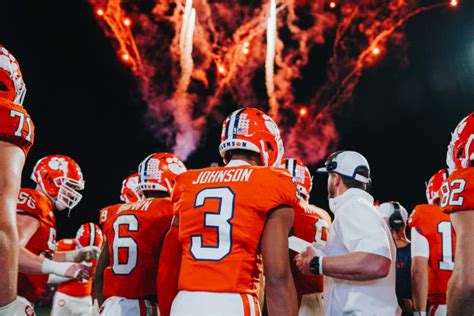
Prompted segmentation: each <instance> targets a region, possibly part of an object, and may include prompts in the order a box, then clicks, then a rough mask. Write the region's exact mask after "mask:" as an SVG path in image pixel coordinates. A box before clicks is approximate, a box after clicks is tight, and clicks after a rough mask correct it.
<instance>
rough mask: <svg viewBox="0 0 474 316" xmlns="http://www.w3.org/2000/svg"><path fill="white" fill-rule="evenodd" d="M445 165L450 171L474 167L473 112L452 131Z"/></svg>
mask: <svg viewBox="0 0 474 316" xmlns="http://www.w3.org/2000/svg"><path fill="white" fill-rule="evenodd" d="M446 164H447V165H448V168H449V170H450V171H453V170H456V169H462V168H468V167H474V112H473V113H471V114H469V115H468V116H466V117H465V118H464V119H463V120H462V121H461V122H460V123H459V124H458V126H457V127H456V129H455V130H454V133H453V134H452V138H451V143H450V144H449V146H448V152H447V155H446Z"/></svg>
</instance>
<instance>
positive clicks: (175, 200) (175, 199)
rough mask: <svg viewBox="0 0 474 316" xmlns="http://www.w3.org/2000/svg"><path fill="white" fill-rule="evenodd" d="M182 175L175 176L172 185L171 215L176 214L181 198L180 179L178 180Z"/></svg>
mask: <svg viewBox="0 0 474 316" xmlns="http://www.w3.org/2000/svg"><path fill="white" fill-rule="evenodd" d="M181 178H182V176H178V177H177V178H176V182H175V185H174V187H173V192H172V193H171V203H172V204H173V215H174V216H178V209H179V208H180V198H181V184H180V183H181V181H179V180H180V179H181Z"/></svg>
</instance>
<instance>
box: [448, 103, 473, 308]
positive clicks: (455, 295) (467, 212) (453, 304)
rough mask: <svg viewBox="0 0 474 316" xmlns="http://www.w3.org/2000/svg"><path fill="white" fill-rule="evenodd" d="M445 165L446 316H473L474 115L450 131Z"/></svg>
mask: <svg viewBox="0 0 474 316" xmlns="http://www.w3.org/2000/svg"><path fill="white" fill-rule="evenodd" d="M446 162H447V165H448V168H449V171H450V172H451V175H450V176H449V178H448V179H447V180H446V181H445V182H444V183H443V185H442V186H441V189H440V198H441V208H442V209H443V211H445V212H447V213H449V214H450V215H451V222H452V224H453V227H454V230H455V231H456V236H457V244H456V251H455V254H456V264H455V265H454V271H453V275H452V277H451V279H450V281H449V286H448V302H447V303H448V314H449V315H451V316H453V315H454V316H457V315H472V314H474V300H473V299H472V298H473V297H474V247H472V245H473V244H474V112H473V113H471V114H469V115H468V116H466V117H465V118H464V119H463V120H462V121H461V122H460V123H459V124H458V126H457V127H456V129H455V130H454V133H453V136H452V139H451V143H450V144H449V146H448V152H447V156H446Z"/></svg>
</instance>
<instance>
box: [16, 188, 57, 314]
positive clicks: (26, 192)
mask: <svg viewBox="0 0 474 316" xmlns="http://www.w3.org/2000/svg"><path fill="white" fill-rule="evenodd" d="M17 214H18V215H24V216H31V217H34V218H35V219H37V220H38V221H39V223H40V226H39V227H38V229H37V230H36V232H35V234H34V235H33V236H32V237H31V239H30V240H29V241H28V243H27V244H26V249H27V250H29V251H30V252H32V253H33V254H35V255H40V256H44V257H45V258H48V259H52V258H53V256H54V252H55V251H56V217H55V216H54V213H53V205H52V203H51V201H50V200H49V199H48V198H47V197H46V195H44V194H43V193H41V192H39V191H37V190H33V189H21V190H20V194H19V196H18V204H17ZM47 282H48V275H47V274H46V275H40V274H37V275H34V274H25V273H19V274H18V296H19V297H22V298H24V299H26V300H28V302H29V303H30V304H34V303H35V302H36V301H37V300H38V299H39V298H40V297H41V296H42V295H43V292H44V288H45V286H46V283H47ZM26 315H28V314H26Z"/></svg>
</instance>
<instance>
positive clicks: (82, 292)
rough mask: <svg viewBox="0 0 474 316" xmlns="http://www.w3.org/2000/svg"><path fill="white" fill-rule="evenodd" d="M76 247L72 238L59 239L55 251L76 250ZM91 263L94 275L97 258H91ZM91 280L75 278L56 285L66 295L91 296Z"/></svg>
mask: <svg viewBox="0 0 474 316" xmlns="http://www.w3.org/2000/svg"><path fill="white" fill-rule="evenodd" d="M76 247H77V244H76V239H74V238H67V239H61V240H60V241H58V247H57V249H56V251H72V250H76ZM91 263H92V275H94V273H95V268H96V265H97V260H92V261H91ZM92 281H93V278H89V280H87V281H85V282H80V281H77V280H71V281H68V282H64V283H61V284H59V285H58V291H59V292H61V293H64V294H66V295H69V296H73V297H84V296H91V295H92Z"/></svg>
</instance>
